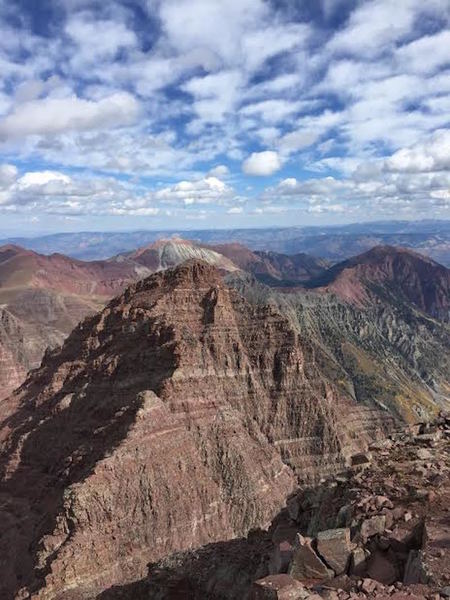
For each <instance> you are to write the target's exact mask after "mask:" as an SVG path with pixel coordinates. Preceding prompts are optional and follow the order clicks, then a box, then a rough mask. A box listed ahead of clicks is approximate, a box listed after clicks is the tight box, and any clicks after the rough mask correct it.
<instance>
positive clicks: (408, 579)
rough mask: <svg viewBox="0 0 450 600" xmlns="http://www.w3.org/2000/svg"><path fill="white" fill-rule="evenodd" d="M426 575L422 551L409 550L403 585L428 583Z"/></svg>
mask: <svg viewBox="0 0 450 600" xmlns="http://www.w3.org/2000/svg"><path fill="white" fill-rule="evenodd" d="M428 579H429V576H428V573H427V570H426V567H425V564H424V557H423V552H422V550H410V552H409V555H408V562H407V563H406V567H405V574H404V576H403V583H405V584H406V585H411V584H413V583H428Z"/></svg>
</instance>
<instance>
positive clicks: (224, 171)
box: [209, 165, 230, 179]
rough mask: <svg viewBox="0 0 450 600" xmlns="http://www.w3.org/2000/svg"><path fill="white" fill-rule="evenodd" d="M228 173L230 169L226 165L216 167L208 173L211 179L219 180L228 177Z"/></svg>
mask: <svg viewBox="0 0 450 600" xmlns="http://www.w3.org/2000/svg"><path fill="white" fill-rule="evenodd" d="M229 173H230V169H229V168H228V167H227V166H226V165H217V166H216V167H213V168H212V169H211V170H210V171H209V175H212V176H213V177H218V178H219V179H221V178H222V179H223V178H224V177H226V176H227V175H229Z"/></svg>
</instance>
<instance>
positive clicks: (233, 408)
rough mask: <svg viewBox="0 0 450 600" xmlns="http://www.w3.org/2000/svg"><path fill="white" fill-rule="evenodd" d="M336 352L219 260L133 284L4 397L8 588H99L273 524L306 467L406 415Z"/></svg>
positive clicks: (343, 453)
mask: <svg viewBox="0 0 450 600" xmlns="http://www.w3.org/2000/svg"><path fill="white" fill-rule="evenodd" d="M323 359H324V356H323V353H322V351H321V349H320V347H315V346H314V345H313V344H312V343H311V342H310V340H308V339H303V337H302V335H301V334H299V331H298V329H297V328H296V326H295V324H293V322H291V320H290V319H289V318H288V317H286V316H283V315H282V314H281V313H280V312H279V311H278V310H277V309H276V308H275V307H273V306H272V307H270V306H267V305H263V304H253V305H252V304H250V303H249V302H247V301H245V300H244V299H243V298H242V297H241V296H240V295H239V294H238V293H237V292H236V291H235V290H234V289H230V288H228V287H226V286H225V285H224V284H223V282H222V280H221V278H220V277H219V275H218V271H217V270H216V269H214V268H213V267H211V266H209V265H207V264H205V263H202V262H195V261H194V262H188V263H184V264H183V265H181V266H180V267H178V268H176V269H173V270H168V271H165V272H162V273H158V274H156V275H153V276H151V277H149V278H148V279H145V280H143V281H141V282H139V283H136V284H134V285H132V286H131V287H130V288H128V289H127V290H126V291H125V292H124V293H123V294H122V295H121V296H119V297H118V298H116V299H114V300H113V301H112V302H111V303H110V304H109V305H108V306H107V307H106V308H105V309H104V310H103V311H102V312H101V313H99V314H98V315H96V316H94V317H92V318H89V319H87V320H86V321H84V322H83V323H82V324H81V325H79V326H78V327H77V328H76V329H75V330H74V331H73V333H72V334H71V335H70V336H69V338H68V339H67V340H66V342H65V344H64V346H63V347H62V349H61V350H58V351H55V352H52V353H47V355H46V356H45V358H44V361H43V364H42V366H41V368H40V369H39V370H37V371H35V372H33V373H31V374H30V376H29V378H28V380H27V381H26V383H25V384H24V386H22V388H21V389H20V390H18V391H17V392H16V393H15V394H14V395H12V396H10V397H9V398H8V399H7V400H5V401H4V403H3V408H4V411H5V418H4V420H3V421H2V423H1V428H0V469H1V483H0V498H1V505H0V518H1V520H2V523H4V524H6V525H5V527H4V530H3V531H4V533H3V535H2V536H1V537H0V560H1V561H2V578H1V582H0V589H1V591H2V593H3V596H5V597H10V598H19V597H26V595H27V593H28V592H31V591H32V592H33V593H34V595H33V597H35V598H42V599H44V598H58V599H63V598H77V600H78V599H81V598H93V597H94V596H95V594H96V593H97V592H99V591H101V590H104V589H106V588H109V587H111V586H113V585H115V584H123V583H126V582H128V581H133V580H136V579H138V578H140V577H143V576H144V575H145V573H146V565H147V563H148V561H149V560H156V559H158V558H160V557H162V556H165V555H167V554H169V553H170V552H173V551H174V550H181V549H186V548H192V547H195V546H198V545H200V544H204V543H207V542H211V541H214V540H220V539H227V538H231V537H235V536H240V535H243V534H245V533H246V532H247V531H248V530H250V529H251V528H254V527H257V526H264V525H265V524H267V523H268V522H269V521H270V519H271V518H272V517H273V515H274V514H275V513H276V511H278V510H279V509H280V508H281V507H282V506H283V503H284V501H285V498H286V496H287V494H288V493H289V492H290V491H291V489H293V487H294V486H295V484H296V477H295V474H298V475H299V476H302V474H306V473H308V474H309V475H314V474H316V475H317V474H320V473H325V472H327V471H328V472H332V471H333V469H335V468H342V465H343V464H344V462H345V460H346V457H348V456H349V455H350V454H352V453H353V452H355V451H356V450H358V449H360V448H362V447H364V445H365V443H367V441H368V440H369V439H371V438H372V437H374V436H376V435H380V434H381V433H382V432H383V430H384V431H386V430H388V429H389V428H390V427H391V426H392V419H391V420H390V419H389V418H388V415H387V414H386V413H383V412H382V411H380V410H377V409H376V407H374V406H372V407H368V406H367V407H359V406H358V403H357V402H356V401H355V399H354V398H352V396H351V394H349V393H348V392H346V391H345V390H341V391H339V390H338V389H337V387H336V386H335V385H334V384H333V383H332V381H331V380H330V379H329V378H328V377H327V375H326V374H325V373H323V372H322V371H321V366H320V365H321V363H322V361H323ZM358 411H359V413H360V414H361V415H362V414H363V413H364V414H367V413H368V412H370V420H369V421H370V427H369V428H368V429H365V428H364V426H361V424H360V423H359V424H358V425H359V426H358V428H355V427H354V423H353V422H352V419H351V418H350V417H351V415H352V414H356V413H357V412H358ZM1 586H2V587H1ZM0 595H1V594H0Z"/></svg>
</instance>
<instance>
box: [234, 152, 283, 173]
mask: <svg viewBox="0 0 450 600" xmlns="http://www.w3.org/2000/svg"><path fill="white" fill-rule="evenodd" d="M280 169H281V161H280V157H279V156H278V154H277V153H276V152H274V151H272V150H265V151H264V152H252V154H250V156H249V157H248V158H246V159H245V160H244V162H243V163H242V170H243V172H244V173H246V174H247V175H258V176H267V175H272V174H273V173H276V172H277V171H279V170H280Z"/></svg>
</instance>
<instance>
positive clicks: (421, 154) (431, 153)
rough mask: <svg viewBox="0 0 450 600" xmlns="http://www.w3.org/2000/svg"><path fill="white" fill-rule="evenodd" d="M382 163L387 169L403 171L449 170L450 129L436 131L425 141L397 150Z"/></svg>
mask: <svg viewBox="0 0 450 600" xmlns="http://www.w3.org/2000/svg"><path fill="white" fill-rule="evenodd" d="M384 164H385V168H386V169H387V170H388V171H394V172H395V171H398V172H403V173H405V172H406V173H420V172H427V171H446V170H449V171H450V130H443V131H437V132H435V133H434V134H433V135H432V136H431V138H430V139H429V140H427V141H426V142H421V143H419V144H415V145H414V146H412V147H411V148H402V149H401V150H398V151H397V152H395V153H394V154H393V155H392V156H391V157H389V158H388V159H386V160H385V161H384Z"/></svg>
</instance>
